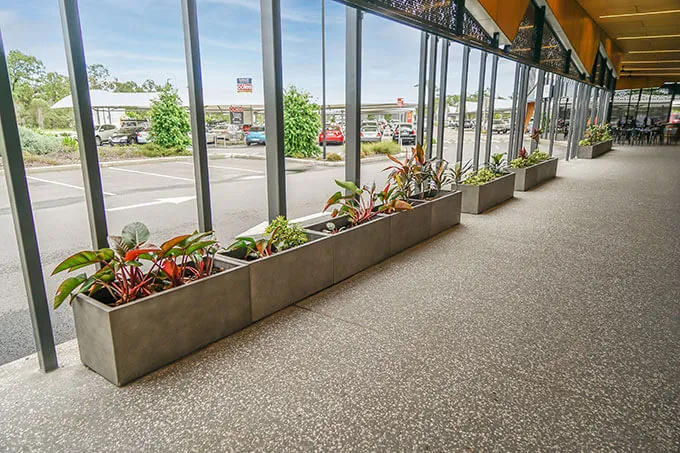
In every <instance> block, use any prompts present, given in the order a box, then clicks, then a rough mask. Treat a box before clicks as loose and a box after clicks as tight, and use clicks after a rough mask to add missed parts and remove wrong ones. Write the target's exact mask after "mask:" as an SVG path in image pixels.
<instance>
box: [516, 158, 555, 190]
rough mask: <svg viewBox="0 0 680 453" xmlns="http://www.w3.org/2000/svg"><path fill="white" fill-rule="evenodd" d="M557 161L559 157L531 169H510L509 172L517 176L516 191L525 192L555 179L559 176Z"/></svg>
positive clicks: (532, 166)
mask: <svg viewBox="0 0 680 453" xmlns="http://www.w3.org/2000/svg"><path fill="white" fill-rule="evenodd" d="M557 161H558V159H557V157H551V158H550V159H548V160H544V161H543V162H539V163H537V164H535V165H531V166H530V167H525V168H512V167H509V168H508V171H509V172H510V173H514V174H515V190H519V191H520V192H524V191H525V190H529V189H531V188H532V187H536V186H537V185H539V184H541V183H542V182H545V181H547V180H549V179H553V178H554V177H555V176H557Z"/></svg>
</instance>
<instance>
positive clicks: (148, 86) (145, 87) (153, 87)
mask: <svg viewBox="0 0 680 453" xmlns="http://www.w3.org/2000/svg"><path fill="white" fill-rule="evenodd" d="M141 88H142V91H143V92H145V93H153V92H154V91H158V90H160V89H161V88H162V87H161V86H160V85H158V84H156V82H154V81H153V80H151V79H146V80H145V81H144V82H142V86H141Z"/></svg>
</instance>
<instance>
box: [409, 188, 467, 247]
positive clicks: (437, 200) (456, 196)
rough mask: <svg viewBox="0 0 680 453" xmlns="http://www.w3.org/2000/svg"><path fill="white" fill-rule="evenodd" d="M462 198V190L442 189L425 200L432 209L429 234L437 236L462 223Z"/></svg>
mask: <svg viewBox="0 0 680 453" xmlns="http://www.w3.org/2000/svg"><path fill="white" fill-rule="evenodd" d="M462 198H463V193H462V192H460V191H455V192H453V191H450V190H441V191H439V193H438V194H437V196H436V197H434V198H433V199H428V200H426V201H425V203H426V204H427V205H428V206H429V208H430V210H431V214H430V232H429V236H436V235H437V234H439V233H441V232H442V231H444V230H447V229H449V228H451V227H452V226H454V225H458V224H459V223H460V208H461V202H462ZM415 201H422V200H415Z"/></svg>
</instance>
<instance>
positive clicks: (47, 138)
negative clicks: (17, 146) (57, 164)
mask: <svg viewBox="0 0 680 453" xmlns="http://www.w3.org/2000/svg"><path fill="white" fill-rule="evenodd" d="M19 139H20V140H21V149H22V150H23V151H24V152H27V153H30V154H36V155H44V154H50V153H58V152H60V151H61V150H62V149H63V148H64V147H63V145H62V141H61V140H60V139H59V138H57V137H55V136H53V135H45V134H41V133H39V132H37V131H34V130H32V129H28V128H26V127H23V126H19Z"/></svg>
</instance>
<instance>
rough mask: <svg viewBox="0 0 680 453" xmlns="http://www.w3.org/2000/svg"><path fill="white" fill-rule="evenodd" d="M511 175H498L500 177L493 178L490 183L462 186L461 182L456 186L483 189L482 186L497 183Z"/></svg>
mask: <svg viewBox="0 0 680 453" xmlns="http://www.w3.org/2000/svg"><path fill="white" fill-rule="evenodd" d="M511 175H512V173H505V174H502V175H500V176H497V177H495V178H493V179H492V180H491V181H488V182H485V183H484V184H463V183H462V182H461V183H458V186H464V187H483V186H486V185H487V184H492V183H494V182H496V181H498V180H499V179H503V178H507V177H509V176H511Z"/></svg>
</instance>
